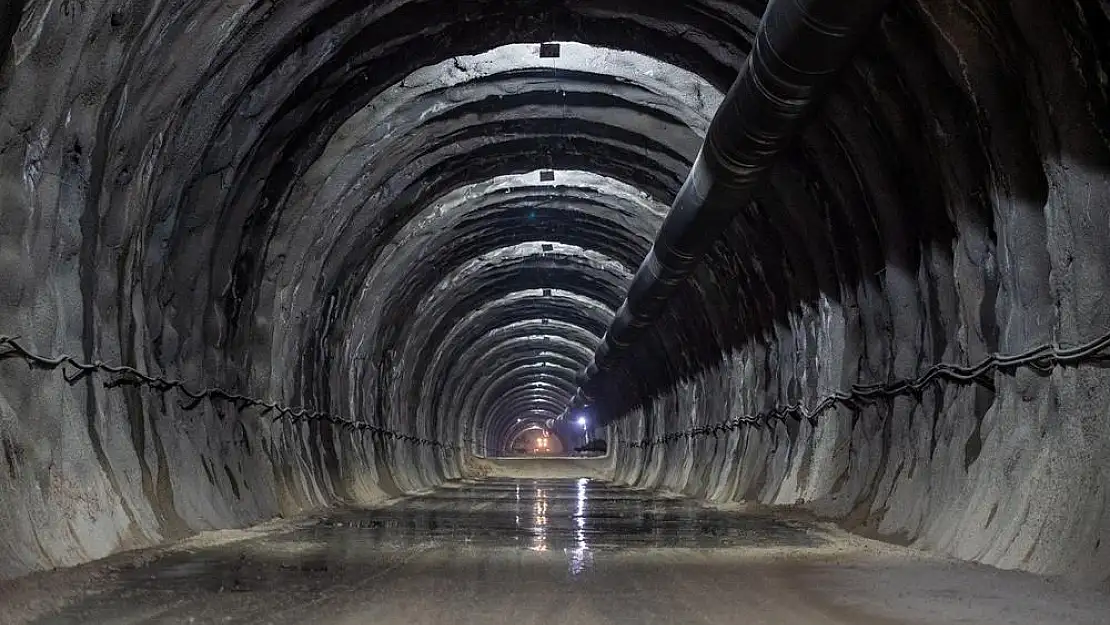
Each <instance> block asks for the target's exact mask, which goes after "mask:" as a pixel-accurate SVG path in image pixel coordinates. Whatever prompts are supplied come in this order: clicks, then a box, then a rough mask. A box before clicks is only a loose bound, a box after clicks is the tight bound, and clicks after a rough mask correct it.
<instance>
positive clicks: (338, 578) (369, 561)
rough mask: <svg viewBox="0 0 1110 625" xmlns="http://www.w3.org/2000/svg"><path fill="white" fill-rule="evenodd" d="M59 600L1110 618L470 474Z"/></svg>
mask: <svg viewBox="0 0 1110 625" xmlns="http://www.w3.org/2000/svg"><path fill="white" fill-rule="evenodd" d="M62 575H64V573H61V572H59V573H56V574H46V575H45V576H42V577H40V578H39V580H38V587H39V588H47V589H49V588H50V585H51V583H52V582H51V580H54V581H56V582H57V583H56V586H55V587H56V588H57V589H58V590H59V591H60V590H61V588H62V587H63V586H64V585H65V583H66V582H65V581H64V579H65V578H64V577H58V576H62ZM51 576H55V577H51ZM58 603H59V604H58V605H57V606H53V607H51V608H50V609H48V610H43V609H41V606H40V609H39V610H38V614H37V615H36V616H35V617H34V618H32V619H29V621H28V622H35V623H289V624H293V623H296V624H301V623H327V624H340V623H351V624H354V623H360V624H361V623H367V624H371V623H374V624H378V623H380V624H392V623H397V624H404V625H417V624H422V623H428V624H442V623H483V624H488V623H511V624H513V625H526V624H529V623H567V624H569V623H574V624H576V625H581V624H592V623H628V624H633V623H635V624H645V623H729V624H732V623H744V624H759V623H775V624H785V625H808V624H811V623H814V624H816V623H845V624H848V623H850V624H853V625H867V624H880V623H884V624H889V623H946V624H947V623H990V624H992V625H1002V624H1011V623H1015V624H1025V623H1028V624H1030V625H1032V624H1037V625H1048V624H1053V623H1061V624H1063V623H1067V624H1069V625H1077V624H1086V623H1090V624H1092V625H1093V624H1099V625H1106V624H1107V623H1110V595H1106V594H1101V593H1097V592H1094V591H1081V590H1075V589H1072V588H1069V587H1067V586H1065V585H1063V584H1061V583H1058V582H1050V581H1047V580H1044V579H1042V578H1038V577H1035V576H1031V575H1025V574H1019V573H1010V572H1002V571H997V570H994V569H988V568H985V567H976V566H971V565H967V564H963V563H954V562H951V561H946V560H941V559H937V558H933V557H930V556H927V555H925V554H920V553H917V552H913V551H910V550H906V549H902V548H899V547H893V546H889V545H885V544H881V543H875V542H872V541H867V540H864V539H862V538H858V537H854V536H850V535H847V534H844V533H843V532H841V531H840V530H838V529H836V528H835V527H831V526H827V525H825V524H820V523H815V522H812V521H805V520H802V519H800V518H796V519H792V520H791V519H783V518H781V517H773V516H770V515H768V514H766V513H757V512H750V511H749V512H743V511H720V510H712V509H709V508H705V507H702V506H700V505H699V504H697V503H696V502H693V501H690V500H685V499H676V498H666V497H661V496H658V495H651V494H647V493H643V492H636V491H630V490H626V489H622V488H617V487H613V486H610V485H607V484H606V483H604V482H601V481H597V480H589V479H586V478H582V479H569V478H568V479H511V478H487V479H484V480H481V481H475V482H464V483H460V484H454V485H451V486H449V487H446V488H443V489H441V490H438V491H436V492H435V493H432V494H429V495H427V496H423V497H416V498H411V499H406V500H403V501H400V502H397V503H395V504H393V505H391V506H388V507H385V508H381V509H368V510H347V511H343V512H338V513H332V514H330V515H329V516H327V517H326V518H318V519H315V520H313V521H312V522H308V523H304V524H302V526H301V527H299V528H297V529H295V530H282V531H267V532H260V533H259V534H258V535H256V536H255V537H253V538H250V539H247V540H242V541H238V542H234V543H231V544H214V545H210V546H204V547H196V548H190V549H184V550H177V551H171V552H168V553H162V554H160V555H156V556H150V557H146V558H138V559H135V560H133V561H132V563H131V564H129V565H126V566H113V567H111V568H110V570H109V571H107V572H105V573H103V574H101V575H98V576H95V578H90V580H89V581H86V582H85V585H84V587H83V588H82V589H81V590H80V592H75V594H74V596H72V597H70V598H69V599H67V600H65V601H59V602H58ZM13 605H14V604H13ZM6 613H7V614H8V617H7V618H8V619H13V618H16V617H14V616H12V615H13V614H24V615H27V614H31V612H20V611H19V610H13V611H9V612H6ZM4 618H5V617H3V616H0V621H3V620H4Z"/></svg>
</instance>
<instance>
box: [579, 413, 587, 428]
mask: <svg viewBox="0 0 1110 625" xmlns="http://www.w3.org/2000/svg"><path fill="white" fill-rule="evenodd" d="M578 425H580V426H581V427H582V429H583V430H584V429H586V417H585V416H579V417H578Z"/></svg>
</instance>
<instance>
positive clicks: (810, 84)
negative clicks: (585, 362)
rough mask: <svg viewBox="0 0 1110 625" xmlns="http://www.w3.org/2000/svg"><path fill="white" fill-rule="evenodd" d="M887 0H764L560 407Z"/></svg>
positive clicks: (687, 269) (646, 319) (686, 270)
mask: <svg viewBox="0 0 1110 625" xmlns="http://www.w3.org/2000/svg"><path fill="white" fill-rule="evenodd" d="M888 3H889V0H857V1H855V2H845V1H844V0H771V2H770V4H769V5H768V7H767V10H766V11H765V12H764V15H763V20H762V22H761V23H760V26H759V30H758V32H757V33H756V37H755V43H754V45H753V46H752V52H751V54H750V55H748V58H747V60H746V61H745V63H744V66H743V68H742V69H741V71H740V74H739V76H738V77H737V78H736V81H735V82H734V83H733V84H732V87H731V88H730V89H729V92H728V94H727V95H726V96H725V99H724V101H723V102H722V103H721V106H720V108H719V109H718V111H717V114H716V116H715V117H714V118H713V122H712V123H711V124H710V127H709V130H708V132H707V133H706V137H705V142H704V144H703V145H702V148H701V152H700V153H699V154H698V157H697V159H696V161H695V162H694V166H693V169H692V170H691V171H690V175H689V177H687V179H686V182H685V183H684V184H683V186H682V189H681V190H680V191H679V193H678V197H677V198H676V199H675V201H674V204H673V205H672V206H671V210H670V212H669V213H668V215H667V218H666V219H665V220H664V222H663V225H662V227H661V229H660V231H659V235H658V236H657V238H656V240H655V243H654V245H653V246H652V248H651V250H650V251H649V252H648V255H647V258H645V259H644V261H643V263H642V264H641V265H640V268H639V270H638V271H637V272H636V276H635V278H634V279H633V281H632V284H631V286H630V287H629V290H628V294H627V296H626V299H625V300H624V303H623V304H622V305H621V307H620V308H619V309H618V311H617V314H616V317H615V318H614V320H613V322H612V324H611V325H610V327H609V330H608V331H607V332H606V334H605V337H604V339H603V340H602V342H601V344H600V345H599V346H598V348H597V351H596V352H595V354H594V357H593V362H592V363H591V364H590V365H589V366H588V367H587V368H586V370H585V371H584V372H583V374H582V375H581V376H580V377H579V382H580V388H579V389H578V391H577V392H576V393H575V396H574V398H573V399H572V401H571V404H570V406H569V407H568V410H567V412H565V413H564V414H563V418H565V417H566V414H568V413H569V412H570V411H571V410H575V409H577V408H580V407H581V406H583V405H584V404H585V403H586V402H587V401H589V399H590V397H591V395H594V394H596V392H597V390H598V388H600V386H601V383H602V381H603V378H604V375H605V374H606V373H607V372H609V371H611V370H612V369H613V368H615V367H616V366H617V365H618V364H619V362H620V360H621V358H622V357H623V356H624V355H625V353H626V352H627V350H628V349H629V348H630V347H632V346H633V345H634V344H635V343H636V342H637V341H638V340H639V339H640V338H641V336H642V335H643V334H644V332H645V331H646V330H647V329H648V328H650V327H651V326H652V324H654V323H655V322H656V320H657V319H658V317H659V315H660V313H661V312H662V310H663V308H664V306H665V305H666V303H667V300H668V299H669V298H670V296H671V294H672V293H673V292H674V290H675V288H676V287H677V286H678V285H679V284H681V283H682V282H683V281H684V280H685V279H686V278H687V277H688V276H689V275H690V274H691V273H692V272H693V271H694V270H695V269H696V268H697V266H698V264H699V263H700V262H701V260H702V259H703V257H704V256H705V254H706V252H707V251H708V250H709V248H710V246H711V245H712V244H713V242H714V241H715V240H716V239H717V238H718V235H719V234H720V233H721V232H722V231H723V230H724V229H725V228H726V227H727V226H728V225H729V223H730V222H731V221H732V220H733V218H734V217H735V216H736V215H737V213H738V212H739V211H740V210H741V209H743V208H744V207H745V206H747V205H748V203H749V202H750V201H751V197H752V192H753V191H754V189H755V188H756V186H757V185H758V184H759V183H760V182H761V181H762V179H763V176H764V174H765V173H766V172H767V170H768V169H769V168H770V167H771V166H772V165H773V164H774V161H775V157H777V156H778V155H779V154H780V153H781V152H782V151H783V150H784V149H785V148H786V147H787V146H788V144H789V143H790V141H791V139H793V138H794V137H795V136H797V135H798V134H799V133H800V132H801V131H802V129H803V128H804V126H805V124H806V121H807V119H808V117H809V116H810V114H811V113H812V112H813V111H814V110H815V109H816V108H817V106H818V104H819V103H820V101H821V96H822V95H823V94H824V93H825V91H826V90H827V89H828V87H829V86H830V85H831V84H832V83H833V79H834V78H835V77H836V75H837V73H838V72H839V71H840V70H841V69H842V68H843V67H844V66H845V65H847V64H848V63H849V62H850V60H851V59H852V57H853V54H854V52H855V51H856V49H857V47H858V45H859V44H860V42H861V41H862V39H863V37H864V35H866V34H867V33H868V31H869V30H870V29H871V28H872V27H874V26H875V24H876V23H877V22H878V20H879V18H880V17H881V15H882V12H883V9H884V8H885V7H886V6H887V4H888Z"/></svg>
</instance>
